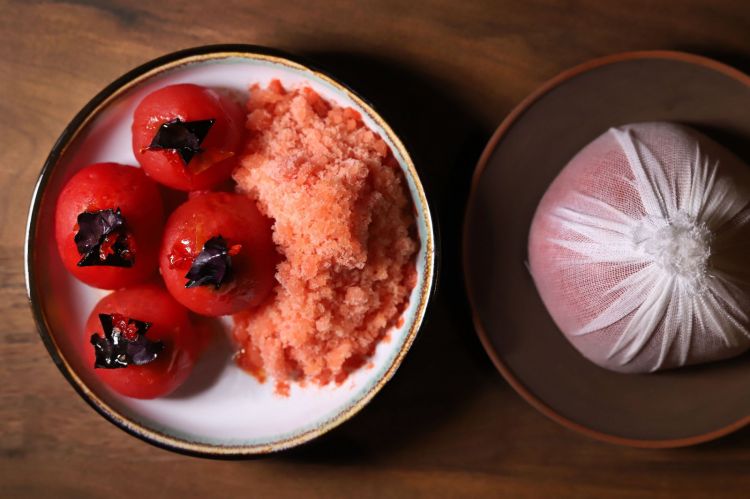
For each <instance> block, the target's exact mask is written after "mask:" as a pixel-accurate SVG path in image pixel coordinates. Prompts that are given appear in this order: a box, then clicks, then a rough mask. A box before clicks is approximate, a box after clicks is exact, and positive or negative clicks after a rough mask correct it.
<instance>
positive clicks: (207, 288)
mask: <svg viewBox="0 0 750 499" xmlns="http://www.w3.org/2000/svg"><path fill="white" fill-rule="evenodd" d="M218 238H221V240H222V241H223V242H224V243H225V247H226V249H227V250H228V254H227V255H225V256H224V257H222V258H228V262H229V268H228V269H227V270H228V273H227V276H226V279H225V280H224V281H223V282H221V284H217V283H216V282H215V281H212V282H211V283H207V284H204V285H191V284H190V279H188V278H187V277H186V276H187V274H188V272H189V271H191V268H192V266H193V264H194V263H195V260H196V258H197V257H198V256H199V255H200V254H201V252H202V251H204V249H205V248H206V245H207V243H208V242H209V241H217V240H218ZM159 259H160V260H159V266H160V269H161V274H162V277H163V278H164V282H165V283H166V285H167V289H168V290H169V292H170V293H172V295H173V296H174V297H175V298H176V299H177V301H179V302H180V303H182V304H183V305H185V306H186V307H188V308H189V309H190V310H192V311H194V312H196V313H199V314H203V315H209V316H218V315H226V314H233V313H236V312H239V311H240V310H244V309H245V308H248V307H253V306H256V305H258V304H259V303H261V302H262V301H263V299H264V298H265V297H266V296H267V295H268V293H269V292H270V290H271V288H272V287H273V284H274V282H275V280H274V273H275V270H276V269H275V267H276V263H277V261H278V255H277V254H276V251H275V247H274V245H273V242H272V240H271V221H270V220H269V219H268V218H266V217H264V216H263V215H262V214H261V213H260V212H259V211H258V208H257V207H256V205H255V202H254V201H253V200H251V199H250V198H248V197H246V196H243V195H240V194H230V193H225V192H209V193H201V194H198V195H195V196H193V197H191V198H190V199H189V200H188V201H187V202H186V203H184V204H183V205H181V206H180V207H178V208H177V209H176V210H175V211H174V213H172V215H171V216H170V217H169V219H168V221H167V224H166V226H165V229H164V238H163V240H162V246H161V254H160V257H159ZM223 270H224V269H222V271H223ZM187 286H190V287H187Z"/></svg>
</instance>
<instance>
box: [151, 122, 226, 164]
mask: <svg viewBox="0 0 750 499" xmlns="http://www.w3.org/2000/svg"><path fill="white" fill-rule="evenodd" d="M215 122H216V120H215V119H209V120H199V121H182V120H180V119H179V118H176V119H174V120H172V121H170V122H167V123H163V124H162V125H161V126H160V127H159V130H158V131H157V132H156V135H154V138H153V139H152V140H151V145H149V146H148V149H149V150H160V149H168V150H172V151H175V152H177V153H178V154H179V155H180V157H181V158H182V162H183V163H184V164H185V166H187V165H188V163H190V160H191V159H193V156H195V155H196V154H198V153H199V152H201V151H202V149H201V144H202V143H203V140H204V139H205V138H206V135H208V131H209V130H210V129H211V127H212V126H213V125H214V123H215Z"/></svg>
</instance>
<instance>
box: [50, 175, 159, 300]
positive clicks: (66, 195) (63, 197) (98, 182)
mask: <svg viewBox="0 0 750 499" xmlns="http://www.w3.org/2000/svg"><path fill="white" fill-rule="evenodd" d="M117 208H119V209H120V211H121V213H122V217H123V218H124V219H125V227H126V230H127V232H128V233H129V236H130V243H131V244H132V246H133V250H134V251H133V254H134V262H133V265H132V266H131V267H115V266H107V265H92V266H85V267H79V266H78V262H79V261H80V260H81V258H82V255H81V254H80V253H79V252H78V247H77V245H76V242H75V239H74V238H75V235H76V233H77V232H78V215H79V214H80V213H82V212H96V211H100V210H108V209H111V210H116V209H117ZM163 226H164V208H163V205H162V199H161V195H160V194H159V190H158V188H157V186H156V184H155V183H154V182H153V181H151V180H150V179H149V178H148V177H147V176H146V175H145V174H144V173H143V171H142V170H141V169H140V168H137V167H134V166H127V165H120V164H117V163H95V164H93V165H89V166H86V167H85V168H83V169H81V170H80V171H78V172H77V173H76V174H75V175H73V177H72V178H71V179H70V180H69V181H68V183H67V184H65V187H63V189H62V191H61V192H60V196H59V197H58V200H57V208H56V211H55V237H56V239H57V248H58V251H59V253H60V257H61V258H62V261H63V264H64V265H65V268H67V269H68V271H69V272H70V273H71V274H73V275H74V276H75V277H76V278H78V279H80V280H81V281H83V282H84V283H86V284H88V285H90V286H94V287H96V288H102V289H116V288H120V287H124V286H129V285H132V284H137V283H141V282H144V281H146V280H148V279H149V278H150V277H151V276H153V274H154V271H155V270H156V268H157V262H158V255H159V240H160V234H161V230H162V227H163Z"/></svg>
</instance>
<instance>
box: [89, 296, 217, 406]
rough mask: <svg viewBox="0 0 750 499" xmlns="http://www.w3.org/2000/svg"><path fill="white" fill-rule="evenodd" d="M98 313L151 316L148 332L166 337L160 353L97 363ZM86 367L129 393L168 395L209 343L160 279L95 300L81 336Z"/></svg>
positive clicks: (137, 317) (160, 338)
mask: <svg viewBox="0 0 750 499" xmlns="http://www.w3.org/2000/svg"><path fill="white" fill-rule="evenodd" d="M99 314H120V315H122V316H124V317H126V318H129V319H135V320H139V321H144V322H150V323H151V327H150V328H149V329H148V331H147V333H146V338H148V339H149V340H151V341H161V342H163V343H164V350H162V352H161V353H159V355H158V357H157V358H156V359H155V360H154V361H152V362H150V363H148V364H144V365H140V366H136V365H129V366H127V367H124V368H120V369H104V368H94V361H95V352H94V346H93V345H92V344H91V341H90V339H91V335H92V334H98V335H99V336H101V337H104V331H102V325H101V323H100V321H99ZM82 340H83V341H82V344H83V348H84V349H85V350H84V351H85V357H84V358H85V359H86V365H87V367H88V368H90V369H93V370H94V372H95V374H96V375H97V376H98V377H99V378H100V379H101V380H102V381H104V383H106V384H107V385H108V386H109V387H110V388H112V389H113V390H115V391H116V392H118V393H120V394H122V395H125V396H127V397H133V398H139V399H152V398H156V397H161V396H164V395H167V394H169V393H171V392H172V391H174V390H175V389H176V388H177V387H178V386H180V385H181V384H182V383H183V382H184V381H185V379H187V377H188V375H189V374H190V371H191V370H192V369H193V365H194V364H195V361H196V359H197V358H198V356H199V354H200V353H201V352H200V350H201V347H202V345H203V344H204V343H205V341H204V340H203V339H201V338H200V335H199V334H198V333H197V332H196V331H195V329H194V328H193V326H192V325H191V323H190V320H189V317H188V311H187V310H186V309H185V307H183V306H181V305H180V304H179V303H177V302H176V301H175V300H174V299H173V298H172V296H171V295H170V294H169V293H167V291H166V290H165V289H164V288H163V287H162V286H161V285H158V284H143V285H140V286H134V287H130V288H126V289H121V290H119V291H115V292H113V293H111V294H109V295H107V296H105V297H104V298H102V299H101V300H100V301H99V303H97V304H96V306H95V307H94V310H93V311H92V312H91V315H90V316H89V318H88V321H87V322H86V329H85V330H84V335H83V338H82Z"/></svg>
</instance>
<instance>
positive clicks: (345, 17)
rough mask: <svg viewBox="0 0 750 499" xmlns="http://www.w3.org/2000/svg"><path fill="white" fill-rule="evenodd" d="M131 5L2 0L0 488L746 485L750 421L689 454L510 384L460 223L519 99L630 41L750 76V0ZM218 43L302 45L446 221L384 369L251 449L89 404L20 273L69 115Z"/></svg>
mask: <svg viewBox="0 0 750 499" xmlns="http://www.w3.org/2000/svg"><path fill="white" fill-rule="evenodd" d="M133 3H134V4H137V5H136V6H130V5H128V4H127V3H126V2H124V1H118V2H105V1H98V0H66V1H59V2H45V1H30V0H1V1H0V8H1V10H2V15H0V120H1V121H0V123H1V124H2V128H0V193H1V194H2V195H0V317H1V318H2V319H0V331H1V332H2V335H1V336H0V386H1V387H2V388H0V497H4V498H11V497H29V496H42V495H46V496H48V497H76V498H78V497H88V496H93V497H170V496H179V497H189V496H206V497H231V496H239V495H243V496H247V497H296V498H299V497H304V498H308V497H363V498H368V497H389V498H390V497H472V498H473V497H499V496H507V497H514V498H515V497H596V498H600V497H706V496H715V497H720V496H727V497H730V496H732V497H740V496H744V497H748V494H750V492H748V491H749V490H750V430H748V429H745V430H743V431H740V432H739V433H736V434H734V435H732V436H730V437H727V438H724V439H722V440H720V441H717V442H713V443H710V444H705V445H701V446H698V447H694V448H688V449H677V450H663V451H653V450H637V449H630V448H621V447H616V446H612V445H608V444H604V443H600V442H597V441H593V440H590V439H588V438H586V437H583V436H580V435H578V434H575V433H573V432H571V431H569V430H567V429H564V428H562V427H560V426H558V425H557V424H555V423H553V422H552V421H549V420H547V419H546V418H545V417H544V416H542V415H540V414H538V413H537V412H536V411H535V410H534V409H532V408H531V407H530V406H528V405H527V404H526V403H525V402H524V401H523V400H521V399H520V398H519V397H518V396H517V395H516V394H515V393H514V392H513V391H512V390H511V389H510V387H509V386H508V385H507V384H506V383H505V382H504V381H503V380H502V379H501V377H500V376H499V375H498V374H497V373H496V371H495V370H494V369H493V367H492V366H491V364H490V362H489V361H488V359H487V357H486V355H485V354H484V352H483V351H482V349H481V347H480V345H479V342H478V340H477V338H476V336H475V334H474V330H473V328H472V326H471V324H470V321H469V318H468V312H467V310H468V309H467V305H466V301H465V298H464V296H463V292H462V282H461V271H460V265H459V250H458V240H459V237H460V223H461V216H462V210H463V205H464V202H465V198H466V192H467V187H468V182H469V178H470V175H471V173H472V170H473V168H474V164H475V162H476V160H477V158H478V156H479V153H480V151H481V149H482V147H483V145H484V143H485V142H486V140H487V139H488V137H489V135H490V133H491V132H492V130H493V129H494V127H496V126H497V124H498V123H499V122H500V120H502V118H503V117H504V116H505V115H506V114H507V113H508V112H509V110H510V109H511V108H512V107H513V106H514V105H515V104H516V103H518V102H519V100H521V99H522V98H523V97H524V96H525V95H527V94H528V93H529V92H531V91H532V90H533V89H534V88H535V87H537V86H538V85H539V84H540V83H542V82H543V81H545V80H547V79H548V78H550V77H552V76H554V75H555V74H556V73H558V72H559V71H561V70H563V69H565V68H567V67H570V66H571V65H575V64H577V63H580V62H582V61H585V60H586V59H589V58H591V57H595V56H600V55H605V54H609V53H613V52H619V51H626V50H634V49H654V48H663V49H679V50H688V51H693V52H697V53H700V54H704V55H710V56H714V57H716V58H718V59H720V60H723V61H725V62H729V63H731V64H734V65H735V66H738V67H740V68H741V69H744V70H745V71H748V70H749V69H750V3H748V2H747V1H746V0H737V1H708V0H706V1H702V2H699V1H692V0H675V1H668V2H667V1H662V2H652V1H643V2H624V1H621V0H614V1H603V0H592V1H574V0H559V1H554V0H546V1H543V0H542V1H540V0H534V1H526V2H522V1H517V2H513V1H491V0H487V1H469V0H462V1H460V2H454V1H450V0H447V1H431V2H408V1H398V0H393V1H388V2H369V1H367V2H364V1H363V2H343V1H342V2H330V3H323V2H311V1H310V0H304V1H303V0H294V1H288V2H285V1H279V0H270V1H264V2H263V1H253V2H248V1H244V2H243V1H227V2H215V4H213V5H211V4H210V2H208V1H200V0H198V1H195V0H194V1H190V2H180V3H177V2H156V1H151V2H133ZM167 4H171V7H167V6H166V5H167ZM212 43H254V44H260V45H267V46H271V47H277V48H281V49H284V50H287V51H290V52H295V53H299V54H303V55H305V56H308V57H309V58H310V59H312V60H313V61H315V62H317V63H319V64H320V65H322V66H324V67H327V68H329V69H330V70H331V71H332V72H333V73H334V74H336V75H337V76H339V77H340V78H341V79H343V80H344V81H347V82H349V83H350V84H351V85H352V86H354V88H356V89H358V90H359V91H360V92H361V93H363V94H364V95H366V96H367V97H368V98H370V99H371V100H373V101H374V102H375V103H376V105H377V106H378V107H379V108H380V109H381V110H382V111H383V112H384V114H385V115H386V117H387V118H388V119H390V120H391V121H392V123H393V124H394V126H395V128H396V129H397V130H398V131H400V132H401V133H402V134H403V135H404V136H405V138H406V142H407V143H408V144H410V146H411V148H412V150H413V153H414V155H415V157H416V158H417V161H418V167H419V169H420V172H421V174H422V177H423V179H424V180H425V182H426V183H427V184H428V187H429V188H430V189H431V190H432V198H431V199H432V202H433V204H434V205H435V207H436V208H437V210H438V211H439V216H440V219H441V224H442V232H443V244H444V259H443V267H442V272H443V273H442V280H441V292H440V293H439V295H438V297H437V299H436V300H435V302H434V303H433V306H432V308H431V310H430V312H429V318H428V321H427V324H426V325H425V326H424V327H423V329H422V331H421V333H420V338H419V339H418V341H417V343H416V344H415V345H414V347H413V349H412V351H411V352H410V353H409V355H408V356H407V358H406V361H405V363H404V365H403V366H402V368H401V369H400V370H399V372H398V374H397V375H396V376H395V378H394V379H393V381H392V382H390V383H389V384H388V386H386V387H385V388H384V390H383V391H382V392H381V393H380V394H379V395H378V396H377V397H376V398H375V400H374V401H373V402H372V403H371V404H370V405H369V406H368V407H366V408H365V410H363V411H362V412H361V413H360V414H359V415H358V416H356V417H355V418H354V419H353V420H351V421H349V422H348V423H346V424H344V425H343V426H342V427H340V428H338V429H336V430H334V431H333V432H331V433H330V434H329V435H327V436H325V437H324V438H321V439H319V440H318V441H316V442H314V443H312V444H309V445H307V446H305V447H303V448H300V449H297V450H293V451H290V452H286V453H283V454H280V455H275V456H272V457H268V458H264V459H257V460H249V461H212V460H206V459H199V458H192V457H185V456H181V455H178V454H174V453H171V452H168V451H165V450H161V449H158V448H155V447H152V446H151V445H148V444H146V443H144V442H141V441H139V440H136V439H135V438H132V437H130V436H128V435H126V434H125V433H124V432H122V431H120V430H118V429H117V428H115V427H114V426H112V425H111V424H109V423H108V422H106V421H105V420H104V419H102V418H101V417H99V416H98V415H96V414H95V413H94V412H93V411H92V410H91V409H90V408H89V407H88V406H87V405H86V404H85V403H84V402H83V401H82V400H81V399H80V398H79V397H78V396H77V395H76V394H75V393H74V391H73V389H72V388H71V387H70V386H69V385H68V383H67V382H66V381H65V380H64V379H63V377H62V376H61V375H60V373H59V372H58V371H57V369H56V368H55V367H54V365H53V364H52V362H51V361H50V359H49V357H48V355H47V352H46V351H45V349H44V347H43V346H42V342H41V341H40V339H39V338H38V336H37V334H36V331H35V329H34V325H33V323H32V319H31V314H30V311H29V307H28V304H27V300H26V295H25V291H24V278H23V270H22V244H23V230H24V225H25V219H26V211H27V208H28V203H29V199H30V196H31V191H32V187H33V184H34V181H35V180H36V177H37V174H38V173H39V169H40V167H41V165H42V163H43V161H44V159H45V157H46V155H47V153H48V151H49V150H50V148H51V147H52V145H53V143H54V141H55V139H56V138H57V136H58V135H59V134H60V133H61V131H62V129H63V127H64V126H65V125H66V124H67V122H68V121H69V120H70V119H71V118H72V117H73V115H74V114H75V113H76V112H77V111H78V109H79V108H80V107H82V106H83V105H84V104H85V103H86V102H87V101H88V99H90V98H91V97H92V96H93V95H94V94H95V93H96V92H98V91H99V90H100V89H101V88H103V87H104V86H105V85H106V84H108V83H109V82H110V81H112V80H113V79H115V78H116V77H117V76H119V75H120V74H122V73H124V72H125V71H127V70H129V69H130V68H132V67H134V66H136V65H138V64H141V63H142V62H145V61H147V60H149V59H151V58H153V57H156V56H158V55H161V54H164V53H167V52H170V51H174V50H177V49H182V48H186V47H191V46H196V45H203V44H212ZM749 111H750V110H749ZM749 116H750V115H749ZM749 119H750V118H749ZM685 417H690V415H689V414H686V415H685Z"/></svg>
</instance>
